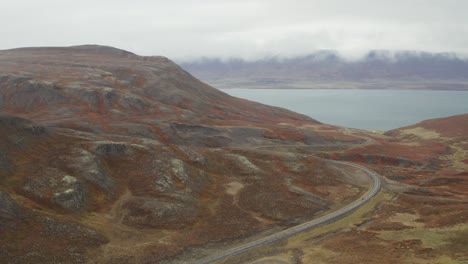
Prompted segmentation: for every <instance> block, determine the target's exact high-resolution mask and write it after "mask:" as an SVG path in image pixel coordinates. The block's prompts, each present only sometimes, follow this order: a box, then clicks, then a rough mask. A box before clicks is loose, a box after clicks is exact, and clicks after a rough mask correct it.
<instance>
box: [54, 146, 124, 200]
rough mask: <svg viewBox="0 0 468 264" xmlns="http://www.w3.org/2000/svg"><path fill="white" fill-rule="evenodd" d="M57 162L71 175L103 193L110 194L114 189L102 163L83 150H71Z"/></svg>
mask: <svg viewBox="0 0 468 264" xmlns="http://www.w3.org/2000/svg"><path fill="white" fill-rule="evenodd" d="M59 162H60V163H61V164H62V166H64V167H65V168H67V169H68V170H70V171H71V172H72V173H73V175H75V176H77V177H80V178H82V179H85V180H86V181H88V182H91V183H92V184H94V185H96V186H98V187H99V188H100V189H102V190H103V191H105V192H111V191H112V190H113V189H114V187H115V183H114V181H113V179H112V178H111V177H110V176H109V175H108V174H107V171H106V169H105V168H104V165H103V163H102V161H101V160H100V159H99V158H98V157H96V156H95V155H93V154H92V153H90V152H88V151H86V150H84V149H79V148H75V149H72V151H71V153H70V154H69V155H64V156H62V157H60V158H59Z"/></svg>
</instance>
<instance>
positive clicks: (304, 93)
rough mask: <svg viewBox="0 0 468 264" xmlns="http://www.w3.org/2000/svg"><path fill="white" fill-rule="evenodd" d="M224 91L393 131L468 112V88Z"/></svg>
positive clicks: (324, 119) (325, 120) (327, 119)
mask: <svg viewBox="0 0 468 264" xmlns="http://www.w3.org/2000/svg"><path fill="white" fill-rule="evenodd" d="M223 91H224V92H226V93H228V94H230V95H233V96H237V97H241V98H245V99H248V100H252V101H257V102H260V103H264V104H269V105H274V106H280V107H283V108H287V109H290V110H292V111H295V112H298V113H302V114H305V115H308V116H310V117H312V118H314V119H316V120H318V121H321V122H323V123H328V124H333V125H338V126H345V127H352V128H360V129H366V130H389V129H393V128H398V127H402V126H407V125H412V124H415V123H418V122H420V121H422V120H426V119H432V118H438V117H447V116H451V115H457V114H465V113H468V92H466V91H413V90H329V89H318V90H315V89H314V90H312V89H311V90H295V89H294V90H292V89H224V90H223Z"/></svg>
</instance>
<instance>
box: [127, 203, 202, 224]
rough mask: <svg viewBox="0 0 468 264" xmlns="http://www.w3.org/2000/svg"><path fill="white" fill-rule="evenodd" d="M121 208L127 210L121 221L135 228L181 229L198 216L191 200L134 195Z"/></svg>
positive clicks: (198, 211)
mask: <svg viewBox="0 0 468 264" xmlns="http://www.w3.org/2000/svg"><path fill="white" fill-rule="evenodd" d="M123 208H124V209H125V211H126V212H127V213H126V214H125V215H124V217H123V223H124V224H126V225H129V226H134V227H137V228H148V227H152V228H164V229H166V228H167V229H183V228H186V227H188V226H190V225H192V224H194V223H195V222H197V220H198V217H200V214H201V212H200V209H198V208H197V205H196V204H194V203H193V202H168V201H164V200H160V199H156V198H144V197H135V198H132V199H131V200H129V201H128V202H127V203H126V204H125V205H124V206H123Z"/></svg>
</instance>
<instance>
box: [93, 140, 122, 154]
mask: <svg viewBox="0 0 468 264" xmlns="http://www.w3.org/2000/svg"><path fill="white" fill-rule="evenodd" d="M95 151H96V153H97V154H99V155H102V156H122V155H126V154H128V153H129V152H130V150H129V147H128V145H127V144H126V143H123V142H112V141H103V142H99V143H98V145H97V146H96V148H95Z"/></svg>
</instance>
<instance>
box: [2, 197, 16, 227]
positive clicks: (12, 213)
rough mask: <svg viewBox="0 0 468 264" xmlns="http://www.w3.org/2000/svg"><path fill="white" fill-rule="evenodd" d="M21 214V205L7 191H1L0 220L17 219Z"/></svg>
mask: <svg viewBox="0 0 468 264" xmlns="http://www.w3.org/2000/svg"><path fill="white" fill-rule="evenodd" d="M19 215H20V207H19V205H18V204H17V203H16V201H15V200H13V199H12V198H11V197H10V195H9V194H8V193H6V192H3V191H0V222H3V221H6V220H15V219H17V218H18V217H19Z"/></svg>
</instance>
